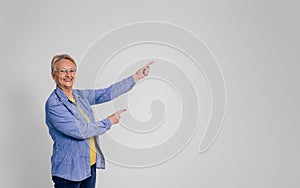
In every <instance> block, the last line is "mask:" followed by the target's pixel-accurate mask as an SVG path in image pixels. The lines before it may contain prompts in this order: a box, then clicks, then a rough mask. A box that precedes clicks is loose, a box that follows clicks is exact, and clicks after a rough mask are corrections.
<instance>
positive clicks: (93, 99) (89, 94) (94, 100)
mask: <svg viewBox="0 0 300 188" xmlns="http://www.w3.org/2000/svg"><path fill="white" fill-rule="evenodd" d="M134 85H135V81H134V78H133V76H130V77H128V78H125V79H123V80H121V81H119V82H117V83H115V84H112V85H110V86H109V87H107V88H103V89H96V90H91V89H88V90H82V92H83V94H84V95H85V96H86V98H87V99H88V101H89V103H90V105H95V104H101V103H104V102H108V101H111V100H113V99H114V98H116V97H118V96H120V95H122V94H123V93H126V92H128V91H129V90H131V89H132V87H133V86H134Z"/></svg>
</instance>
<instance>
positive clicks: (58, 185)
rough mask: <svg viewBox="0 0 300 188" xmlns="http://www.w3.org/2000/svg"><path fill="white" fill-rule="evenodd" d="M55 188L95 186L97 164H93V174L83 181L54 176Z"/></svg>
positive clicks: (90, 187) (92, 187) (91, 187)
mask: <svg viewBox="0 0 300 188" xmlns="http://www.w3.org/2000/svg"><path fill="white" fill-rule="evenodd" d="M52 180H53V182H54V187H55V188H94V187H95V186H96V164H94V165H93V166H91V176H90V177H88V178H86V179H84V180H82V181H70V180H66V179H63V178H60V177H57V176H52Z"/></svg>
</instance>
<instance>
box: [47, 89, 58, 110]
mask: <svg viewBox="0 0 300 188" xmlns="http://www.w3.org/2000/svg"><path fill="white" fill-rule="evenodd" d="M58 102H59V98H58V96H57V95H56V93H55V90H53V91H52V92H51V94H50V95H49V97H48V99H47V100H46V103H45V107H46V108H47V107H49V106H52V105H55V104H57V103H58Z"/></svg>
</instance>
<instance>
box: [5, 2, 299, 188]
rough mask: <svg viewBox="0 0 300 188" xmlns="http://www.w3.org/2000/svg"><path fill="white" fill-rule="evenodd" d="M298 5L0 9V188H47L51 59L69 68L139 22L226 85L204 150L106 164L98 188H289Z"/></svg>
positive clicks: (294, 179)
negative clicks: (201, 44)
mask: <svg viewBox="0 0 300 188" xmlns="http://www.w3.org/2000/svg"><path fill="white" fill-rule="evenodd" d="M299 16H300V13H299V2H297V1H267V0H259V1H258V0H255V1H244V0H243V1H238V0H236V1H234V0H228V1H221V0H218V1H157V0H152V1H143V0H139V1H126V2H125V1H79V0H72V1H71V0H70V1H61V0H60V1H57V0H54V1H37V0H36V1H34V0H29V1H16V0H9V1H8V0H6V1H3V0H2V1H1V4H0V23H1V31H0V32H1V36H0V39H1V43H0V48H1V51H0V57H1V69H0V70H1V72H0V84H1V85H0V86H1V92H0V100H1V103H0V104H1V105H0V106H1V107H0V114H1V116H0V117H1V118H0V121H1V123H0V124H1V131H0V139H1V140H0V144H1V155H0V166H1V170H0V184H1V185H0V187H12V188H19V187H26V188H27V187H28V188H29V187H36V188H41V187H43V188H48V187H52V181H51V176H50V156H51V149H52V148H51V147H52V141H51V139H50V136H49V135H48V129H47V127H46V125H45V123H44V103H45V100H46V99H47V97H48V96H49V94H50V92H51V91H52V90H53V89H54V86H55V85H54V82H53V81H52V79H51V77H50V60H51V58H52V56H53V54H56V53H62V52H66V53H69V54H71V55H72V56H73V57H74V58H75V59H76V60H77V61H79V60H80V59H81V58H82V57H83V55H84V52H85V51H86V50H87V49H88V47H90V46H91V44H92V43H94V42H95V40H96V39H98V38H99V37H100V36H102V35H103V34H104V33H107V32H109V31H111V30H113V29H115V28H117V27H120V26H123V25H126V24H130V23H135V22H143V21H162V22H168V23H172V24H176V25H179V26H181V27H184V28H186V29H188V30H189V31H191V32H193V33H194V34H196V35H197V36H199V37H200V38H201V39H202V40H203V41H205V42H206V44H207V45H208V47H209V48H210V49H211V51H212V52H213V53H214V55H215V57H216V59H217V60H218V62H219V65H220V68H221V70H222V73H223V76H224V80H225V82H226V91H227V93H226V94H227V109H226V116H225V119H224V122H223V128H222V130H221V132H220V134H219V135H218V137H217V139H216V141H215V143H214V144H213V146H212V147H211V148H210V149H209V150H208V151H207V152H205V153H202V154H199V152H198V149H199V142H200V137H199V134H195V136H194V137H193V139H192V140H191V142H190V143H189V144H188V145H187V147H185V148H184V150H183V151H182V152H181V153H180V154H178V155H177V156H175V157H174V158H172V159H171V160H169V161H167V162H165V163H163V164H161V165H158V166H154V167H149V168H139V169H135V168H125V167H120V166H117V165H114V164H112V163H108V165H107V169H106V170H104V171H103V170H102V171H98V179H97V181H98V183H97V186H98V187H103V188H116V187H132V188H135V187H143V188H148V187H149V188H150V187H162V188H165V187H175V188H182V187H190V188H196V187H197V188H198V187H206V188H217V187H228V188H229V187H241V188H253V187H259V188H266V187H270V188H271V187H272V188H275V187H276V188H281V187H299V186H300V183H299V178H300V174H299V168H300V162H299V158H300V152H299V131H300V128H299V115H298V113H299V98H298V97H299V91H300V90H299V68H300V66H299V65H298V64H299V52H298V51H299V47H300V46H299V42H300V37H299V33H300V25H299Z"/></svg>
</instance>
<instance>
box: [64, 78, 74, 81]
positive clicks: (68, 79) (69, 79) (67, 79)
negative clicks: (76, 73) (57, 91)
mask: <svg viewBox="0 0 300 188" xmlns="http://www.w3.org/2000/svg"><path fill="white" fill-rule="evenodd" d="M64 81H65V82H72V79H71V78H66V79H64Z"/></svg>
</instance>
